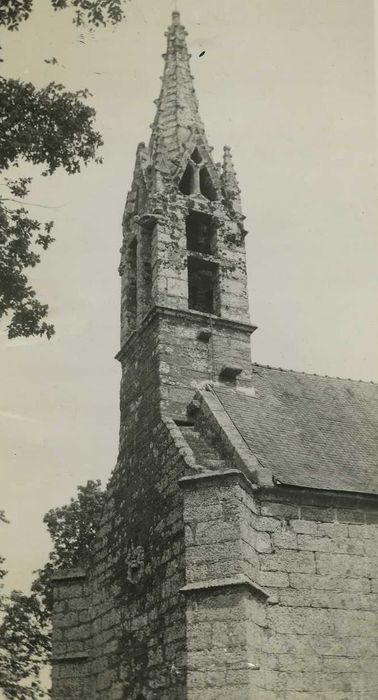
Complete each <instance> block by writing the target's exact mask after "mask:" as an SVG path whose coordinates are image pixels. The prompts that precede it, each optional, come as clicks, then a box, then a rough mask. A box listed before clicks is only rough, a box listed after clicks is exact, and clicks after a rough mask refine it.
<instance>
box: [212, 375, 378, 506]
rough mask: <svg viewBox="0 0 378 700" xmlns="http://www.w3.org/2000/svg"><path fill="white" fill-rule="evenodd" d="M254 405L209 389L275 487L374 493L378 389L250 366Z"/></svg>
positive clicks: (232, 392)
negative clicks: (273, 481)
mask: <svg viewBox="0 0 378 700" xmlns="http://www.w3.org/2000/svg"><path fill="white" fill-rule="evenodd" d="M253 372H254V374H253V377H254V379H253V386H254V388H255V390H256V398H253V397H251V396H248V395H246V394H243V393H242V392H241V391H239V390H236V389H232V388H228V387H224V386H219V385H218V386H216V387H214V391H215V393H216V395H217V397H218V399H219V400H220V401H221V403H222V405H223V407H224V409H225V410H226V412H227V413H228V415H229V417H230V418H231V420H232V421H233V423H234V425H235V426H236V428H237V429H238V431H239V433H240V434H241V436H242V437H243V439H244V441H245V442H246V443H247V445H248V447H249V448H250V450H251V452H252V453H253V454H254V455H255V456H256V458H257V459H258V460H259V462H260V463H261V465H262V466H264V467H267V468H268V469H270V470H271V472H272V473H273V475H274V476H275V477H276V478H277V479H279V480H280V481H281V482H282V483H285V484H291V485H296V486H304V487H308V488H317V489H326V490H337V491H354V492H360V493H378V385H377V384H369V383H365V382H359V381H352V380H344V379H331V378H328V377H319V376H316V375H309V374H303V373H299V372H292V371H284V370H278V369H272V368H268V367H262V366H260V365H253Z"/></svg>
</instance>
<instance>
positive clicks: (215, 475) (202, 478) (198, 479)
mask: <svg viewBox="0 0 378 700" xmlns="http://www.w3.org/2000/svg"><path fill="white" fill-rule="evenodd" d="M201 468H202V469H205V467H201ZM211 481H228V482H231V483H232V482H233V483H238V484H241V485H242V486H243V488H245V489H246V490H248V491H250V492H252V491H253V492H255V491H256V486H255V485H254V484H252V482H251V481H249V479H248V478H247V477H246V476H245V474H243V472H241V471H239V469H225V470H223V471H221V470H219V469H218V470H214V471H203V472H201V473H200V474H198V473H197V474H188V475H187V476H182V477H181V479H179V480H178V483H179V486H181V487H182V488H186V487H190V486H195V485H197V484H198V485H199V486H202V485H203V486H206V484H207V483H209V482H211Z"/></svg>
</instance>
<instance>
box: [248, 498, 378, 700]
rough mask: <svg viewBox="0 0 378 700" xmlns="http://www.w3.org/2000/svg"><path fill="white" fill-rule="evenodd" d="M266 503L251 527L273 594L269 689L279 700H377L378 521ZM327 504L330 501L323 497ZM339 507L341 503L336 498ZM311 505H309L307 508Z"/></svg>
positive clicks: (368, 512) (343, 511)
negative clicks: (264, 538) (259, 539)
mask: <svg viewBox="0 0 378 700" xmlns="http://www.w3.org/2000/svg"><path fill="white" fill-rule="evenodd" d="M302 499H303V500H302V503H301V499H300V498H298V500H296V499H295V498H294V499H293V501H292V503H287V502H286V503H277V502H273V503H265V504H264V503H263V505H262V508H261V516H260V517H258V518H256V515H255V513H254V512H253V510H252V509H251V510H250V513H249V521H250V523H251V525H252V526H253V527H254V528H256V527H257V528H259V529H261V531H263V532H264V533H266V534H267V535H268V536H269V539H270V543H268V542H267V550H266V552H265V553H261V554H260V578H259V582H260V584H261V586H262V587H263V588H264V589H265V590H266V591H267V592H268V593H269V596H270V597H269V599H268V603H267V617H266V628H265V633H264V636H263V646H262V652H263V665H264V687H265V689H266V690H267V691H269V692H270V694H271V697H272V698H280V699H281V698H282V699H285V698H287V700H295V699H296V698H301V700H302V699H303V700H305V699H306V698H317V699H319V700H320V699H323V698H327V699H328V698H329V699H330V700H331V698H332V700H347V699H348V700H349V699H353V700H355V699H356V700H357V698H358V699H362V698H363V699H364V700H373V698H376V696H377V687H378V664H377V661H378V595H377V590H378V588H377V584H378V580H377V577H378V525H377V524H376V523H377V520H378V515H377V511H376V506H375V510H374V509H370V508H369V507H368V506H366V505H364V502H363V500H360V504H359V505H357V506H355V507H351V506H349V507H348V506H345V505H343V504H341V505H336V507H335V505H333V504H332V503H330V502H329V499H328V503H327V504H324V503H323V505H319V503H318V504H317V505H313V504H311V503H310V504H309V501H308V497H307V499H306V498H305V497H303V496H302ZM323 499H324V496H323ZM334 499H335V501H336V500H337V499H336V497H334ZM306 500H307V503H306ZM324 500H325V499H324Z"/></svg>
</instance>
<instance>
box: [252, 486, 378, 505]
mask: <svg viewBox="0 0 378 700" xmlns="http://www.w3.org/2000/svg"><path fill="white" fill-rule="evenodd" d="M258 497H259V500H260V501H270V502H277V503H293V502H294V503H298V504H299V505H302V504H303V505H308V506H318V507H319V506H320V507H327V508H329V507H333V508H357V509H358V508H361V509H366V508H369V509H372V510H374V509H378V494H374V493H364V492H355V491H328V490H327V491H326V490H323V489H314V488H309V487H306V486H295V485H293V484H284V483H280V484H276V485H275V486H272V487H261V488H260V489H259V490H258Z"/></svg>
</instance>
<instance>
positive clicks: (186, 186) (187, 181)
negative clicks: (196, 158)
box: [179, 163, 193, 195]
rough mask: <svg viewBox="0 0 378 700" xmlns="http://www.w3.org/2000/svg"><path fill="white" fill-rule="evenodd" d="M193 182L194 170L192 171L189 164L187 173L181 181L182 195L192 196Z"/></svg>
mask: <svg viewBox="0 0 378 700" xmlns="http://www.w3.org/2000/svg"><path fill="white" fill-rule="evenodd" d="M192 180H193V170H192V167H191V165H190V164H189V163H188V165H187V166H186V169H185V172H184V174H183V176H182V178H181V180H180V184H179V190H180V192H181V193H182V194H186V195H189V194H192V186H193V183H192Z"/></svg>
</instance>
